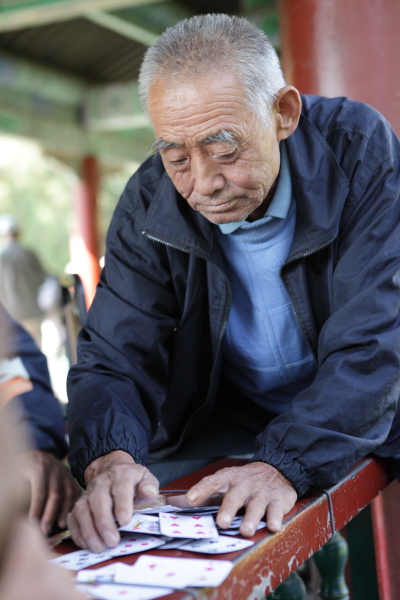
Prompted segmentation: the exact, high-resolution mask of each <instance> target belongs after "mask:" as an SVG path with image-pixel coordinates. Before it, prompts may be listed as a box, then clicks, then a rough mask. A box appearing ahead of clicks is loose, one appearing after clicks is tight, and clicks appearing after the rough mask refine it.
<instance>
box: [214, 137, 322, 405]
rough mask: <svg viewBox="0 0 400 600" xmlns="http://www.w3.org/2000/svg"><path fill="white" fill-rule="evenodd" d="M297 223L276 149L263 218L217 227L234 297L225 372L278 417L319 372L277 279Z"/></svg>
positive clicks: (287, 173)
mask: <svg viewBox="0 0 400 600" xmlns="http://www.w3.org/2000/svg"><path fill="white" fill-rule="evenodd" d="M295 222H296V203H295V201H294V199H293V197H292V185H291V180H290V169H289V162H288V159H287V156H286V152H285V148H284V146H283V145H281V169H280V174H279V181H278V186H277V189H276V192H275V195H274V198H273V200H272V202H271V204H270V206H269V208H268V210H267V212H266V215H265V217H263V218H262V219H259V220H258V221H255V222H254V223H249V222H247V221H242V222H241V223H229V224H227V225H221V226H217V227H216V233H217V237H218V241H219V243H220V246H221V250H222V253H223V255H224V259H225V268H226V272H227V275H228V278H229V281H230V284H231V288H232V296H233V304H232V309H231V312H230V316H229V321H228V325H227V328H226V332H225V337H224V343H223V356H224V359H223V367H222V368H223V373H224V374H225V375H226V376H227V378H228V379H229V380H230V381H232V383H234V384H235V386H236V387H237V388H238V389H239V390H240V391H241V392H243V393H244V394H245V395H246V396H248V397H249V398H251V399H252V400H253V401H254V402H257V403H258V404H260V405H262V406H264V407H265V408H267V409H268V410H270V411H272V412H275V413H279V414H280V413H282V412H284V411H285V410H287V409H288V408H290V405H291V402H292V399H293V398H294V396H295V395H296V394H298V393H299V392H300V391H301V390H303V389H305V388H306V387H308V386H309V385H310V383H311V381H312V379H313V377H314V375H315V373H316V370H317V369H316V364H315V361H314V358H313V356H312V354H311V351H310V349H309V348H308V346H307V344H306V342H305V340H304V338H303V335H302V333H301V330H300V328H299V326H298V324H297V321H296V317H295V314H294V312H293V307H292V303H291V301H290V297H289V295H288V293H287V291H286V288H285V287H284V284H283V282H282V280H281V278H280V269H281V267H282V265H283V263H284V262H285V260H286V258H287V256H288V254H289V251H290V247H291V244H292V241H293V236H294V229H295Z"/></svg>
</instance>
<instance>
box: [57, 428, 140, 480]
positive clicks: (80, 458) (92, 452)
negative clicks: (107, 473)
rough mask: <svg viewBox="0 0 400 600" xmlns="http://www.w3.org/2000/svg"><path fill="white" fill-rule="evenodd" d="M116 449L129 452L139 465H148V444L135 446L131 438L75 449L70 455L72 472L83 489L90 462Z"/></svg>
mask: <svg viewBox="0 0 400 600" xmlns="http://www.w3.org/2000/svg"><path fill="white" fill-rule="evenodd" d="M116 450H123V451H124V452H126V453H127V454H130V455H131V456H132V458H133V460H134V461H135V463H137V464H139V465H146V463H147V455H148V448H147V446H143V447H141V448H133V447H132V443H131V442H129V440H121V441H120V442H119V443H118V442H116V441H114V442H110V441H109V440H107V441H106V440H102V441H97V442H96V443H95V444H93V446H92V447H87V448H84V449H82V450H75V451H74V452H72V453H71V454H70V455H69V457H68V462H69V464H70V466H71V473H72V475H73V477H75V479H76V480H77V482H78V483H79V485H80V486H81V487H82V488H83V489H86V482H85V477H84V475H85V471H86V469H87V467H88V466H89V465H90V463H92V462H93V461H94V460H96V458H100V456H105V455H106V454H110V452H114V451H116Z"/></svg>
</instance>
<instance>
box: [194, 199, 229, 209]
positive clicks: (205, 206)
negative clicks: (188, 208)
mask: <svg viewBox="0 0 400 600" xmlns="http://www.w3.org/2000/svg"><path fill="white" fill-rule="evenodd" d="M234 200H235V198H232V199H231V200H227V201H226V202H220V203H219V204H202V205H201V208H202V210H205V211H207V212H221V211H223V210H225V209H227V208H228V207H229V206H230V205H231V204H232V202H233V201H234Z"/></svg>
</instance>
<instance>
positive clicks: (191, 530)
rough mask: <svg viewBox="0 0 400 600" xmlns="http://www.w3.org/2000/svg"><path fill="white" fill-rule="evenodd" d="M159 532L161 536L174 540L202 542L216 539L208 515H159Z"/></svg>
mask: <svg viewBox="0 0 400 600" xmlns="http://www.w3.org/2000/svg"><path fill="white" fill-rule="evenodd" d="M160 530H161V533H162V534H163V535H168V536H169V537H174V538H191V539H194V540H202V539H203V540H204V539H207V538H217V537H218V531H217V528H216V526H215V523H214V519H213V518H212V516H210V515H204V516H200V515H193V516H181V515H173V514H171V513H160Z"/></svg>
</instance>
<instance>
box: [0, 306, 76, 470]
mask: <svg viewBox="0 0 400 600" xmlns="http://www.w3.org/2000/svg"><path fill="white" fill-rule="evenodd" d="M0 340H1V343H0V359H2V358H14V357H16V356H19V357H20V358H21V360H22V362H23V364H24V366H25V368H26V370H27V371H28V374H29V377H30V380H31V383H32V384H33V390H31V391H30V392H26V393H25V394H21V395H20V396H18V397H16V398H13V399H12V400H10V402H9V403H8V404H7V405H6V409H5V410H7V412H9V413H10V415H11V418H12V420H13V421H14V422H16V423H17V427H18V428H19V429H20V430H22V429H23V430H24V431H23V433H25V430H27V431H28V434H29V435H30V437H31V440H23V442H22V443H23V444H25V447H29V445H30V442H31V441H32V442H33V447H34V448H37V449H38V450H46V451H48V452H51V453H52V454H55V455H56V456H57V457H59V458H63V457H64V456H65V455H66V453H67V443H66V441H65V423H64V417H63V414H62V412H61V408H60V405H59V403H58V400H57V399H56V398H55V396H54V394H53V392H52V390H51V384H50V377H49V371H48V369H47V362H46V358H45V356H44V355H43V354H42V353H41V352H40V350H39V348H38V347H37V346H36V344H35V342H34V341H33V339H32V338H31V336H30V335H29V333H27V332H26V331H25V329H23V328H22V327H21V326H20V325H19V324H18V323H16V322H15V321H14V320H13V319H12V318H11V317H10V315H9V314H8V312H7V311H6V310H5V308H4V307H3V306H2V305H1V304H0Z"/></svg>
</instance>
